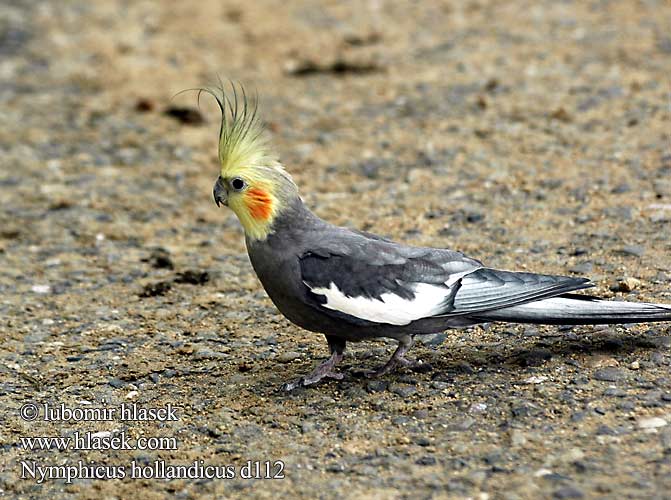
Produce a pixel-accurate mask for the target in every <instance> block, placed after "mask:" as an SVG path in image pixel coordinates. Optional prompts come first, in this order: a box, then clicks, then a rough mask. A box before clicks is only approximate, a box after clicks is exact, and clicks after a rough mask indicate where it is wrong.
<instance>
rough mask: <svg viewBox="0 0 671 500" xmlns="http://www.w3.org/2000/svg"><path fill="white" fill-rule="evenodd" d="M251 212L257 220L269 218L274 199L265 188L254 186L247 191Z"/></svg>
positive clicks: (246, 199)
mask: <svg viewBox="0 0 671 500" xmlns="http://www.w3.org/2000/svg"><path fill="white" fill-rule="evenodd" d="M245 203H246V204H247V208H248V209H249V213H250V214H251V215H252V217H253V218H254V219H256V220H267V219H268V218H269V217H270V214H271V213H272V208H273V200H272V199H271V198H270V195H269V194H268V193H267V192H266V191H264V190H263V189H258V188H253V189H250V190H249V191H247V192H246V193H245Z"/></svg>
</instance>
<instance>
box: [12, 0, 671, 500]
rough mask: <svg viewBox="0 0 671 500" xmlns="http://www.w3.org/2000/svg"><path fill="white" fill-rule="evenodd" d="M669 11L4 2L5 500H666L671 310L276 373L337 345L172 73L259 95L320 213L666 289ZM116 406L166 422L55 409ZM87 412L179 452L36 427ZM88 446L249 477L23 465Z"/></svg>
mask: <svg viewBox="0 0 671 500" xmlns="http://www.w3.org/2000/svg"><path fill="white" fill-rule="evenodd" d="M669 26H671V7H670V5H669V3H668V2H664V1H661V0H659V1H654V0H650V1H641V2H634V1H589V2H577V1H562V2H552V1H546V2H540V3H539V2H532V1H528V2H522V1H520V2H496V1H488V0H475V1H468V2H417V3H409V2H408V3H406V2H391V1H382V0H378V1H368V2H358V1H349V2H326V1H324V2H320V4H318V3H316V2H310V1H295V2H290V3H285V2H279V1H270V0H261V1H254V2H239V1H234V2H221V1H216V2H215V1H212V0H202V1H200V2H196V3H190V2H176V1H170V2H167V1H166V2H122V1H113V0H102V1H96V2H84V1H81V0H70V1H66V2H39V1H37V0H8V1H4V2H3V3H2V6H0V114H1V116H2V127H0V203H1V205H0V330H1V332H2V345H1V347H0V361H1V362H0V407H1V408H2V410H0V419H1V420H0V421H1V422H2V426H1V428H0V436H1V443H2V449H1V451H0V463H1V464H2V471H1V472H0V496H8V497H17V498H53V499H61V498H72V497H75V498H130V497H137V498H143V499H144V498H146V499H153V498H164V497H171V498H199V497H204V498H212V497H215V496H216V497H224V496H225V497H230V498H270V497H273V498H274V497H276V496H277V495H286V496H287V497H289V498H315V497H318V498H334V497H345V496H348V497H353V498H394V497H397V498H410V497H412V498H434V497H435V498H464V497H470V498H476V499H487V498H504V499H511V500H512V499H518V498H520V499H524V498H553V497H554V498H594V497H601V496H603V497H608V498H618V499H619V498H668V497H669V491H671V374H670V373H669V367H670V364H671V328H670V327H669V324H657V325H641V326H632V327H621V326H607V327H575V328H562V327H559V328H557V327H531V326H510V325H487V326H485V327H478V328H471V329H464V330H454V331H450V332H446V333H444V334H438V335H433V336H430V337H428V338H424V339H422V342H419V343H418V345H417V346H416V347H415V348H414V351H413V352H414V354H415V355H416V356H417V357H419V358H420V359H422V360H423V361H425V362H426V363H427V364H428V365H427V367H428V369H427V370H424V371H422V372H413V371H400V372H399V373H397V374H393V375H390V376H387V377H384V378H383V379H381V380H375V381H367V380H365V379H362V378H359V377H357V376H356V371H357V370H360V369H363V368H371V367H373V366H376V365H378V364H380V363H381V362H383V361H385V360H386V358H387V357H388V356H389V355H390V353H391V351H392V350H393V345H392V344H391V343H387V342H384V341H379V342H367V343H362V344H359V345H356V344H354V345H351V349H350V350H349V356H348V357H347V358H346V362H345V369H346V370H347V371H348V376H347V377H346V379H345V380H344V381H342V382H328V383H325V384H321V385H319V386H317V387H311V388H307V389H302V390H297V391H295V392H294V393H291V394H284V393H281V392H279V391H278V390H277V389H278V387H279V386H280V384H281V383H282V382H283V381H286V380H288V379H290V378H293V377H297V376H299V375H300V374H303V373H305V372H307V371H308V370H310V369H311V368H312V366H313V365H314V364H315V363H316V362H317V361H318V360H320V359H323V358H324V357H325V356H326V355H327V349H326V344H325V342H324V340H323V338H322V337H321V336H319V335H315V334H311V333H309V332H305V331H301V330H300V329H298V328H296V327H294V326H293V325H291V324H290V323H289V322H288V321H286V320H285V319H284V318H282V317H281V316H280V315H279V314H278V313H277V311H276V310H275V309H274V308H273V306H272V304H271V302H270V301H269V299H268V298H267V297H266V296H265V294H264V292H263V290H262V289H261V287H260V285H259V283H258V281H257V280H256V277H255V276H254V274H253V272H252V271H251V267H250V265H249V262H248V260H247V256H246V254H245V251H244V242H243V238H242V234H241V230H240V228H239V226H238V224H237V221H236V220H235V217H234V216H233V214H232V213H231V212H229V211H224V210H217V209H216V207H215V206H214V203H213V202H212V198H211V188H212V183H213V181H214V179H215V178H216V176H217V165H216V134H217V128H218V115H217V109H216V106H215V104H214V102H212V101H210V100H207V99H206V98H203V100H202V101H201V108H200V109H199V108H198V107H196V96H195V94H194V93H185V94H181V95H179V96H176V97H173V96H174V94H176V93H177V92H179V91H180V90H183V89H186V88H190V87H194V86H200V85H205V84H208V83H212V82H214V81H216V75H217V74H219V75H221V76H222V77H224V78H232V79H234V80H240V81H243V82H245V84H247V86H248V87H249V88H256V89H257V90H258V93H259V95H260V96H261V112H262V115H263V117H264V120H265V121H266V123H267V128H268V131H269V135H270V137H271V139H272V141H273V143H274V144H275V145H276V146H277V150H278V152H279V153H280V156H281V158H282V160H283V162H284V163H285V164H286V165H287V168H288V169H289V170H290V171H291V173H292V174H293V175H294V177H295V179H296V181H297V183H298V184H299V186H300V187H301V191H302V194H303V196H304V199H305V200H306V202H307V203H308V205H309V206H311V207H312V208H313V209H314V210H315V211H316V212H317V213H318V214H319V215H320V216H322V217H324V218H327V219H329V220H331V221H333V222H336V223H338V224H341V225H348V226H352V227H358V228H362V229H366V230H371V231H374V232H377V233H380V234H384V235H386V236H389V237H392V238H394V239H398V240H402V241H405V242H408V243H413V244H419V245H430V246H443V247H450V248H454V249H458V250H461V251H464V252H466V253H467V254H469V255H472V256H474V257H477V258H479V259H481V260H483V261H485V262H486V263H487V264H489V265H492V266H496V267H499V268H507V269H515V270H525V269H528V270H533V271H537V272H546V273H568V274H571V273H573V274H580V275H587V276H590V277H591V278H593V279H594V280H595V281H596V282H597V284H598V288H597V289H596V293H600V294H602V295H604V296H607V297H618V298H624V299H626V300H656V301H659V302H671V139H670V135H669V134H670V132H669V131H670V126H669V123H670V118H671V109H670V103H671V98H670V96H669V89H670V87H669V85H670V83H669V75H670V68H671V37H670V36H669ZM122 403H126V404H127V405H129V404H132V403H136V404H137V407H138V408H162V407H166V405H168V404H171V405H173V406H174V407H177V413H176V415H177V420H168V421H128V420H121V419H111V420H108V421H99V420H91V419H89V420H86V421H79V422H75V421H71V420H70V421H68V420H61V421H45V420H44V418H43V417H44V411H43V408H44V406H43V405H44V404H48V405H50V406H51V407H52V408H58V407H59V405H61V404H63V405H65V407H68V408H71V409H72V408H80V409H82V408H93V407H96V408H97V407H101V408H108V407H109V408H111V407H115V408H116V407H118V406H119V405H121V404H122ZM30 404H36V405H38V406H37V407H38V409H39V410H40V413H39V417H38V419H37V420H36V421H28V420H27V419H21V418H20V417H19V415H20V413H19V412H20V409H21V408H24V410H25V408H27V407H26V406H25V405H30ZM24 417H25V414H24ZM61 417H63V416H61ZM77 432H78V433H80V434H84V433H86V432H89V433H100V434H94V436H98V437H105V436H107V437H109V436H110V434H109V433H110V432H113V434H111V436H117V435H119V434H118V433H120V432H125V434H126V435H128V436H131V437H132V439H134V440H136V439H138V438H139V437H142V436H145V437H148V436H159V437H161V436H162V437H166V438H171V437H173V438H176V440H177V443H178V446H177V447H176V448H177V449H165V448H170V446H168V444H166V443H168V442H169V440H166V443H164V444H163V445H162V446H161V448H163V449H156V450H137V449H136V450H102V451H101V450H74V449H68V450H62V451H58V450H56V449H47V450H39V449H37V448H36V447H35V445H33V448H35V449H32V450H31V449H26V448H30V445H26V444H25V443H22V441H21V438H25V437H34V436H64V437H74V436H76V434H75V433H77ZM89 435H90V434H89ZM89 447H90V446H89ZM173 448H175V447H173ZM80 460H81V461H83V464H84V465H87V464H90V463H96V464H104V465H108V466H119V467H125V469H124V470H126V471H127V472H128V471H130V469H131V463H132V462H133V461H135V464H136V465H138V466H142V467H146V468H147V470H150V469H151V467H153V466H155V465H156V464H159V465H160V464H167V465H174V464H187V465H188V464H191V463H193V462H194V461H199V460H202V461H204V462H203V463H204V464H205V465H229V466H231V468H230V470H232V471H233V472H234V473H235V475H236V477H235V478H232V479H230V478H229V479H226V480H224V479H221V480H212V479H207V478H204V477H202V475H201V477H199V478H196V479H175V480H171V481H169V480H165V479H161V478H152V477H151V476H150V477H149V478H147V479H142V478H138V479H130V478H128V477H127V478H126V479H124V480H101V479H85V478H80V479H74V480H73V481H71V482H70V483H69V484H68V482H67V481H66V480H63V479H56V478H47V479H45V480H44V481H38V480H37V479H30V478H26V479H20V478H19V476H20V475H21V474H22V473H23V474H24V475H25V474H26V472H25V464H30V463H33V462H34V463H35V464H37V465H39V466H41V467H44V466H63V465H71V466H72V465H73V464H77V462H78V461H80ZM247 461H252V463H253V462H254V461H258V462H259V463H260V464H264V463H265V462H270V464H271V465H272V466H273V470H272V471H271V472H272V473H273V474H274V473H275V472H277V471H278V470H279V467H280V465H279V464H276V463H275V462H276V461H282V462H283V464H284V469H283V474H282V475H284V479H263V480H261V479H259V480H252V479H245V478H243V477H241V476H242V475H243V469H242V467H243V466H244V465H245V464H247ZM22 462H23V464H24V465H22ZM275 467H277V469H275ZM43 470H46V469H43ZM53 470H54V471H56V469H53ZM128 473H129V472H128ZM53 474H55V475H57V474H58V473H57V472H54V473H53ZM105 474H111V473H109V472H107V473H105ZM147 474H149V472H147ZM273 474H271V475H273ZM155 475H159V476H161V477H164V475H163V473H158V472H157V473H156V474H155Z"/></svg>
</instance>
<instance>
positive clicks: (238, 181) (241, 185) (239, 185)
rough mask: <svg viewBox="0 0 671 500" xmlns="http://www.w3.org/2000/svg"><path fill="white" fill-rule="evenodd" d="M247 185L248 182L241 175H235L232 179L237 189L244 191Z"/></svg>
mask: <svg viewBox="0 0 671 500" xmlns="http://www.w3.org/2000/svg"><path fill="white" fill-rule="evenodd" d="M246 185H247V183H246V182H245V181H244V180H242V179H241V178H240V177H234V178H233V179H231V187H232V188H233V189H235V190H236V191H242V190H243V189H244V188H245V186H246Z"/></svg>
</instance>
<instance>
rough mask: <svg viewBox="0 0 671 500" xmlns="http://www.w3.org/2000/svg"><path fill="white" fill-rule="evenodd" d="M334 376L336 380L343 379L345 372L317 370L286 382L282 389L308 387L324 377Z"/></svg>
mask: <svg viewBox="0 0 671 500" xmlns="http://www.w3.org/2000/svg"><path fill="white" fill-rule="evenodd" d="M325 378H332V379H335V380H342V379H343V378H345V374H344V373H341V372H336V371H331V370H329V371H324V372H317V370H315V372H313V373H311V374H310V375H308V376H306V377H300V378H299V379H296V380H293V381H291V382H285V383H284V384H282V385H281V386H280V389H281V390H282V391H285V392H290V391H293V390H294V389H296V388H297V387H306V386H308V385H312V384H316V383H317V382H319V381H320V380H322V379H325Z"/></svg>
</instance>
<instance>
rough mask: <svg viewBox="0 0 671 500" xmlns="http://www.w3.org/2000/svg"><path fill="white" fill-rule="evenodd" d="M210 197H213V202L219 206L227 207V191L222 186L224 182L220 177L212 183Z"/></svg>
mask: <svg viewBox="0 0 671 500" xmlns="http://www.w3.org/2000/svg"><path fill="white" fill-rule="evenodd" d="M212 196H214V202H215V203H216V204H217V206H219V204H220V203H221V204H222V205H228V191H226V187H225V186H224V180H223V179H222V178H221V176H219V177H217V182H215V183H214V189H212Z"/></svg>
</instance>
